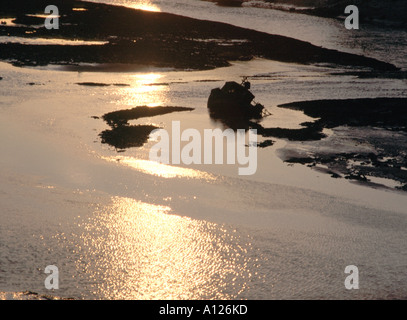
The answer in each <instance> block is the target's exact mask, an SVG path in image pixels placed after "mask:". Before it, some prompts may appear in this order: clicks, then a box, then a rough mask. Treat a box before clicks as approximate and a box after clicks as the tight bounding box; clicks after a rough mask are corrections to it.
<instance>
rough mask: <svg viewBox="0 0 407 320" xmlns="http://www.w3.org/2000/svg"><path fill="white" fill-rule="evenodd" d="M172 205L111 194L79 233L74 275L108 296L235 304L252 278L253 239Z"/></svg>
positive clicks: (255, 263)
mask: <svg viewBox="0 0 407 320" xmlns="http://www.w3.org/2000/svg"><path fill="white" fill-rule="evenodd" d="M170 212H171V208H170V207H166V206H159V205H153V204H148V203H143V202H140V201H136V200H133V199H129V198H121V197H113V198H112V205H111V207H107V208H102V209H99V210H96V211H95V215H94V216H93V217H90V218H89V219H88V220H87V221H85V223H84V224H83V227H84V232H83V234H82V235H81V236H80V238H81V240H82V241H83V246H82V248H86V249H83V250H86V253H85V252H84V253H83V254H82V255H81V258H80V259H79V260H78V261H77V268H78V270H84V272H85V273H86V274H87V275H88V276H89V278H90V281H89V282H90V283H91V286H92V287H93V288H92V291H93V293H94V294H95V295H96V296H98V297H101V298H107V299H160V300H161V299H232V298H236V297H239V295H241V294H242V293H243V292H244V291H245V290H246V289H247V288H248V285H249V282H250V279H251V278H252V277H255V276H256V270H255V269H256V265H257V262H256V260H258V259H257V258H255V257H253V256H252V255H250V253H251V251H253V248H252V245H251V243H250V238H246V239H244V237H242V236H240V235H239V234H238V233H236V230H232V229H230V228H227V227H223V226H220V225H217V224H214V223H209V222H205V221H198V220H194V219H191V218H187V217H181V216H177V215H173V214H169V213H170Z"/></svg>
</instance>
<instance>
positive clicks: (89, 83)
mask: <svg viewBox="0 0 407 320" xmlns="http://www.w3.org/2000/svg"><path fill="white" fill-rule="evenodd" d="M76 84H78V85H80V86H88V87H109V86H115V87H129V86H130V85H129V84H127V83H112V84H111V83H102V82H77V83H76Z"/></svg>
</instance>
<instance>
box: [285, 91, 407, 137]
mask: <svg viewBox="0 0 407 320" xmlns="http://www.w3.org/2000/svg"><path fill="white" fill-rule="evenodd" d="M279 107H280V108H287V109H292V110H300V111H303V112H304V113H305V114H306V115H308V116H310V117H313V118H319V120H316V121H315V122H314V124H317V125H316V127H317V128H318V127H322V128H334V127H338V126H342V125H347V126H358V127H360V126H371V127H379V128H384V129H387V130H392V131H404V132H407V98H373V99H345V100H313V101H301V102H293V103H287V104H282V105H279ZM307 125H308V126H309V124H307Z"/></svg>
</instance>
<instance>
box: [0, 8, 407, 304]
mask: <svg viewBox="0 0 407 320" xmlns="http://www.w3.org/2000/svg"><path fill="white" fill-rule="evenodd" d="M143 3H144V5H147V4H148V3H147V2H143ZM152 3H153V4H156V5H157V6H159V7H160V8H161V10H162V11H171V12H176V13H183V14H188V15H191V16H194V15H197V12H196V10H197V8H201V9H202V10H204V11H201V12H204V13H205V14H206V15H207V16H208V17H211V18H213V19H219V20H222V21H227V22H231V23H232V22H233V23H235V24H240V25H245V26H252V27H253V28H254V26H256V28H257V29H261V28H263V29H264V30H265V29H268V28H276V27H277V26H279V23H278V21H281V20H278V19H284V17H285V19H287V17H290V19H288V20H286V23H287V24H288V27H287V28H285V27H284V28H283V27H281V26H280V29H279V30H281V33H283V31H284V32H285V33H284V34H285V35H290V36H293V37H296V38H299V39H305V40H306V39H307V37H311V35H312V33H313V32H316V31H315V30H319V32H316V33H315V35H317V36H315V38H313V39H314V40H313V41H312V42H313V43H315V44H319V45H322V44H326V46H327V47H330V48H337V47H338V48H341V49H342V50H345V51H346V50H348V49H349V50H353V49H352V45H354V42H351V41H350V40H349V39H347V40H346V41H345V40H343V39H345V38H341V36H340V34H341V33H339V32H338V30H339V28H340V24H339V23H338V22H335V21H331V20H329V19H320V18H313V17H308V16H307V17H305V16H304V17H303V16H300V15H290V14H288V13H284V12H278V11H274V10H260V9H255V8H243V9H241V8H220V7H217V6H214V5H213V4H212V3H208V2H203V1H177V2H174V1H172V2H170V1H163V2H152ZM200 15H201V16H200V17H201V18H202V17H203V15H202V13H201V14H200ZM242 15H243V17H244V19H243V18H242ZM259 16H260V17H262V19H263V20H261V19H259ZM278 17H280V18H278ZM298 19H299V20H298ZM265 21H270V24H269V23H265ZM306 21H308V22H306ZM316 21H318V22H321V23H323V22H324V23H328V24H330V25H331V28H321V24H318V25H317V24H316ZM255 22H256V23H257V25H256V24H255ZM297 24H298V25H303V26H304V28H297V26H298V25H297ZM335 26H336V27H335ZM335 28H336V29H335ZM327 29H329V30H327ZM270 30H271V29H269V31H270ZM274 30H276V29H274ZM310 30H314V31H310ZM321 30H324V32H320V31H321ZM332 30H333V31H332ZM335 30H336V32H337V33H335ZM363 32H364V31H363ZM378 32H381V33H383V34H385V33H386V31H385V30H380V31H378ZM332 34H336V36H333V35H332ZM328 35H329V36H328ZM369 37H372V33H368V32H366V33H365V36H363V37H362V39H364V40H363V41H368V42H369V41H370V40H369V39H370V38H369ZM341 39H342V40H341ZM324 41H325V42H324ZM341 41H342V42H341ZM347 41H348V42H349V44H351V43H353V44H352V45H346V42H347ZM400 43H402V42H397V41H396V42H395V43H394V44H393V46H392V47H391V48H393V50H389V52H390V53H391V54H388V55H387V56H386V59H388V60H386V61H390V62H392V61H402V59H401V53H400V51H399V50H396V49H397V48H398V46H400V45H401V44H400ZM370 45H371V48H374V49H372V50H369V53H371V54H372V55H373V56H377V57H380V56H381V55H383V56H384V53H383V51H381V50H382V49H381V45H382V44H377V43H376V42H375V41H371V43H370ZM386 45H387V44H386ZM404 48H405V47H404ZM354 49H355V50H356V51H359V52H362V51H363V50H364V49H363V48H361V47H359V46H357V47H356V48H354ZM392 53H394V57H393V56H392ZM399 65H401V64H399ZM106 67H107V68H108V70H109V71H110V72H106ZM122 67H123V66H95V65H86V66H83V69H81V70H79V71H78V70H76V71H69V70H67V69H66V67H59V66H52V67H46V68H45V67H43V68H16V67H12V66H11V65H9V64H6V63H0V76H1V77H3V80H1V81H0V143H1V145H2V155H1V157H0V168H1V169H0V197H1V206H0V208H1V214H0V244H1V247H2V249H1V255H0V273H1V277H0V291H1V292H3V293H2V294H0V297H2V298H3V297H4V298H18V299H22V298H24V297H26V296H24V295H22V294H21V293H19V292H23V291H26V290H30V291H34V292H38V293H42V294H51V295H54V296H58V297H73V298H77V299H81V298H85V299H285V298H287V299H293V298H294V299H297V298H298V299H304V298H305V299H321V298H328V299H329V298H333V299H335V298H339V299H369V298H406V296H407V292H406V289H405V288H406V284H407V283H406V279H407V276H406V268H405V267H406V265H407V251H406V247H405V243H406V240H407V239H406V235H405V228H406V227H407V217H406V214H407V211H406V209H405V208H407V196H406V193H405V192H398V191H394V190H392V191H390V190H388V189H382V188H371V187H367V186H363V185H358V184H355V183H351V182H349V181H348V180H345V179H332V178H331V177H330V176H329V175H327V174H325V173H321V172H319V171H317V170H311V169H310V168H308V167H306V166H302V165H288V164H286V163H284V162H283V161H282V160H281V158H280V157H281V154H283V153H284V152H289V151H290V150H292V149H295V150H302V151H305V152H307V150H310V149H312V148H314V147H315V146H314V145H312V144H311V146H309V145H308V144H302V143H289V142H287V141H285V140H280V139H274V138H272V140H275V143H274V145H273V146H271V147H268V148H264V149H258V166H257V172H256V174H255V175H253V176H246V177H243V176H238V174H237V172H238V171H237V169H238V165H237V164H236V165H193V166H187V165H180V166H165V165H158V164H156V163H152V162H150V161H148V155H149V150H150V148H151V146H152V145H153V143H154V142H153V141H150V142H148V143H147V144H146V145H144V146H143V147H141V148H131V149H128V150H126V151H125V152H123V153H118V152H117V150H115V149H114V148H112V147H109V146H107V145H104V144H101V143H100V138H99V137H98V134H99V133H100V132H101V131H103V130H105V129H107V128H108V126H107V125H106V123H104V121H103V120H102V119H101V118H93V117H101V116H102V115H103V114H105V113H107V112H111V111H115V110H121V109H129V108H132V107H134V106H138V105H148V106H157V105H164V106H165V105H169V106H171V105H172V106H184V107H193V108H195V110H194V111H193V112H185V113H184V112H180V113H173V114H167V115H162V116H156V117H151V118H141V119H139V120H134V121H132V124H140V123H142V124H153V125H157V126H160V127H163V128H165V129H167V130H168V131H171V122H172V121H173V120H179V121H180V123H181V128H182V129H186V128H196V129H198V130H199V131H200V132H202V131H203V130H204V129H207V128H217V127H220V128H222V125H221V124H219V123H216V122H214V121H213V120H211V118H210V117H209V115H208V112H207V107H206V104H207V98H208V96H209V93H210V90H211V89H212V88H214V87H218V86H221V85H222V84H223V83H224V81H226V80H235V81H240V79H241V77H242V76H248V77H249V79H250V81H251V83H252V92H253V93H254V94H255V96H256V101H259V102H261V103H263V104H264V105H265V106H266V108H267V109H268V110H269V111H270V112H271V113H272V114H273V115H272V116H271V117H268V118H266V119H265V120H264V121H263V122H262V124H263V125H264V126H267V127H269V126H270V127H271V126H281V127H285V128H298V127H299V124H300V123H302V122H305V121H310V118H309V117H307V116H305V115H304V114H303V113H302V112H298V111H293V110H288V109H282V108H277V107H276V106H277V105H278V104H281V103H288V102H293V101H301V100H313V99H335V98H337V99H340V98H361V97H363V98H366V97H371V98H374V97H406V96H407V86H406V82H405V81H404V80H399V79H359V78H356V77H355V76H350V75H343V76H338V75H332V71H335V72H340V71H345V70H341V69H338V68H335V69H333V68H332V67H331V68H329V67H323V66H319V67H318V66H301V65H295V64H285V63H277V62H272V61H265V60H261V59H256V60H253V61H250V62H236V63H233V65H232V66H231V67H227V68H220V69H217V70H210V71H199V72H195V71H193V72H192V71H189V72H186V71H174V70H168V69H157V68H151V67H148V66H132V68H131V69H129V68H128V66H125V67H126V70H127V72H119V71H118V70H120V71H122V70H123V68H122ZM95 69H96V70H97V71H98V72H90V70H95ZM83 82H96V83H106V84H115V83H116V84H117V83H120V84H128V85H129V86H125V87H117V86H107V87H87V86H81V85H78V84H77V83H83ZM341 130H342V131H341ZM360 130H361V131H363V129H360ZM337 131H338V130H337ZM339 131H340V132H341V133H342V135H337V136H335V137H336V139H338V141H339V142H338V145H341V148H345V147H346V148H353V147H355V145H351V144H350V141H351V140H350V139H349V137H350V136H352V131H350V130H348V129H347V128H346V127H344V128H341V129H340V130H339ZM326 133H327V134H328V135H332V134H333V133H334V132H333V131H332V130H326ZM365 133H366V134H367V133H368V131H366V132H365V131H363V132H362V133H359V134H365ZM326 147H327V148H332V146H330V145H328V146H326ZM367 147H368V146H367ZM51 264H55V265H57V266H58V267H59V271H60V288H59V289H58V290H54V291H52V292H50V291H49V290H46V289H45V287H44V280H45V277H46V275H45V274H44V268H45V267H46V266H47V265H51ZM351 264H354V265H357V266H358V267H359V270H360V274H361V278H360V283H361V285H360V289H359V290H354V291H348V290H346V289H345V288H344V285H343V283H344V280H345V276H346V275H345V274H344V269H345V267H346V266H347V265H351Z"/></svg>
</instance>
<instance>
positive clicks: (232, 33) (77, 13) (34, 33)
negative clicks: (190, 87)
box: [0, 0, 397, 71]
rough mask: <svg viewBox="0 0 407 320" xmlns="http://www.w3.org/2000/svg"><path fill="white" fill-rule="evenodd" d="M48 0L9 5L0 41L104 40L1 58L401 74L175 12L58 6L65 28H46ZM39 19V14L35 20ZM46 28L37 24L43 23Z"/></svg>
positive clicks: (7, 50) (11, 50)
mask: <svg viewBox="0 0 407 320" xmlns="http://www.w3.org/2000/svg"><path fill="white" fill-rule="evenodd" d="M48 4H49V1H47V0H37V1H30V2H28V3H27V1H22V0H16V1H9V3H8V4H7V5H6V6H2V8H1V9H0V18H1V17H10V18H15V19H14V20H13V23H14V24H16V25H15V26H10V25H8V24H2V25H1V26H0V36H19V37H32V38H57V39H69V40H73V39H75V40H92V41H102V43H100V44H88V45H83V44H82V45H58V44H52V45H33V44H21V43H2V44H0V59H1V60H7V61H11V62H12V63H13V64H14V65H31V66H37V65H48V64H65V65H77V64H79V63H123V64H143V65H153V66H157V67H169V68H179V69H196V70H202V69H212V68H216V67H222V66H227V65H229V62H230V61H237V60H250V59H252V58H254V57H262V58H266V59H271V60H277V61H284V62H295V63H302V64H314V63H327V64H340V65H347V66H360V67H368V68H372V69H376V70H393V71H394V70H396V69H397V68H396V67H395V66H394V65H391V64H389V63H385V62H382V61H378V60H376V59H373V58H367V57H364V56H360V55H355V54H349V53H344V52H339V51H336V50H330V49H324V48H321V47H317V46H314V45H312V44H310V43H308V42H304V41H300V40H296V39H292V38H288V37H284V36H279V35H271V34H267V33H264V32H258V31H254V30H249V29H244V28H240V27H235V26H232V25H229V24H225V23H220V22H212V21H204V20H197V19H192V18H187V17H182V16H178V15H174V14H168V13H161V12H146V11H140V10H135V9H129V8H125V7H119V6H111V5H105V4H96V3H88V2H82V1H75V0H68V1H54V2H53V4H54V5H57V6H58V8H59V14H60V16H61V17H60V21H59V22H60V28H59V29H53V30H47V29H46V28H45V27H44V26H43V24H44V18H43V17H38V16H35V15H38V14H41V15H44V8H45V7H46V6H47V5H48ZM33 15H34V16H33ZM41 25H42V27H38V26H41Z"/></svg>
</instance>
